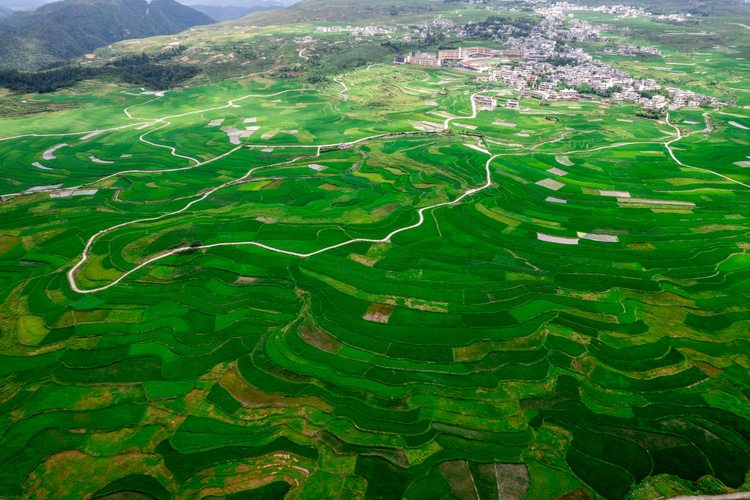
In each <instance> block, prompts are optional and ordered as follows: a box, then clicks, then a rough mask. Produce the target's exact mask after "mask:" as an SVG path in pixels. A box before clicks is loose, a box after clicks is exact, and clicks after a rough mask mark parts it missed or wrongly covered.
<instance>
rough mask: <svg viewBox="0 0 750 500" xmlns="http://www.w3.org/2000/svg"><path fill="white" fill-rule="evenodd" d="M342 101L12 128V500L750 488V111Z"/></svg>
mask: <svg viewBox="0 0 750 500" xmlns="http://www.w3.org/2000/svg"><path fill="white" fill-rule="evenodd" d="M446 73H447V74H448V75H451V78H450V79H449V78H448V77H447V76H446ZM338 80H340V81H341V82H343V84H344V86H345V87H346V90H345V91H342V87H341V85H340V84H338V83H331V84H330V85H328V86H326V85H320V86H315V87H314V86H312V85H301V84H299V83H289V82H287V81H285V80H283V79H278V80H276V79H273V78H271V77H268V76H255V77H250V78H246V79H242V80H229V81H226V82H224V83H223V84H221V85H204V86H197V87H194V88H189V89H187V88H186V89H181V90H179V91H170V92H167V93H165V94H163V95H162V96H155V95H153V94H143V93H142V92H140V91H139V90H138V89H135V90H134V89H127V91H126V90H125V89H119V90H118V89H113V90H112V91H111V95H107V96H105V97H103V98H100V100H101V102H99V103H98V105H97V106H94V107H92V108H90V109H88V110H87V112H86V114H85V120H84V119H82V116H81V112H80V110H79V111H60V112H59V117H58V119H57V120H55V121H51V122H50V123H47V124H45V125H44V126H42V125H40V124H39V123H36V122H33V121H32V120H31V119H23V118H22V119H17V120H12V121H11V120H4V121H3V122H2V123H0V131H1V132H0V133H1V134H2V136H3V138H2V140H0V157H2V158H3V161H2V163H1V164H0V189H1V190H2V196H3V202H2V203H0V211H1V212H0V213H1V214H2V215H1V216H0V235H1V236H0V266H2V267H1V268H0V300H1V301H2V337H1V342H2V343H1V344H0V347H1V350H0V352H1V353H2V356H1V357H0V361H1V362H0V376H2V377H3V379H2V380H3V384H2V387H1V388H0V413H2V414H3V420H2V429H3V430H2V434H1V437H0V462H1V463H2V467H0V494H2V495H3V496H5V497H7V498H30V497H32V496H33V494H32V492H36V493H34V494H38V493H40V492H41V493H43V494H46V495H47V496H50V497H51V496H54V497H55V498H70V499H74V498H76V499H77V498H84V497H85V498H92V497H97V498H98V497H105V498H106V497H107V496H108V495H113V494H116V493H117V492H121V491H138V492H141V493H142V494H143V495H144V496H143V498H157V499H159V500H162V499H167V498H184V499H187V498H224V497H226V498H228V499H233V500H239V499H246V498H264V499H265V498H268V499H271V498H329V497H330V498H367V499H375V498H407V499H414V500H417V499H427V498H430V499H431V498H461V499H463V498H481V499H485V498H487V499H489V498H514V499H519V500H520V499H523V498H529V499H536V498H545V499H547V498H555V497H558V496H561V495H565V494H566V493H570V492H573V493H570V495H573V496H568V497H566V498H604V499H608V500H609V499H612V500H617V499H623V498H625V497H626V495H628V492H629V491H630V490H631V488H632V487H633V486H634V485H638V484H639V483H642V482H644V481H645V482H648V481H654V477H655V476H659V475H669V477H668V478H667V479H663V482H662V483H659V487H661V488H665V487H666V486H664V485H665V484H667V482H668V481H678V480H686V481H698V480H701V478H704V479H703V480H710V481H714V482H716V484H721V485H723V486H722V487H726V488H731V489H738V488H741V487H743V485H744V487H747V486H748V483H747V482H746V474H747V473H748V471H750V409H749V408H750V406H748V404H747V402H748V398H749V397H750V375H748V356H750V341H749V336H748V320H750V309H748V306H747V298H748V295H747V294H748V291H749V288H748V286H749V284H750V274H749V273H748V266H749V264H750V255H749V254H748V253H747V252H748V249H749V248H750V243H749V242H748V240H747V235H748V231H750V226H748V225H746V224H748V223H747V222H746V221H747V220H749V219H750V176H749V175H748V173H747V172H746V166H745V165H744V163H746V161H747V150H746V147H744V146H746V145H747V143H748V141H750V135H748V134H750V131H748V130H746V129H745V128H744V127H736V126H732V125H731V124H730V120H731V121H732V122H734V123H738V124H744V125H745V126H750V112H748V111H747V110H744V109H736V110H733V114H732V116H726V115H721V114H718V113H712V114H711V119H712V120H713V123H714V127H713V128H712V127H711V126H708V127H706V124H705V123H704V119H703V117H702V116H701V115H700V114H698V115H697V118H696V113H695V112H694V111H685V112H683V113H681V112H673V113H670V114H669V116H668V118H667V119H665V120H652V119H646V118H642V117H639V116H636V114H635V110H634V109H633V108H631V107H626V106H612V107H604V106H600V105H598V104H597V103H587V102H582V103H580V105H577V106H576V107H577V108H578V109H575V110H570V109H569V108H567V107H563V106H556V107H542V106H539V105H538V104H535V103H534V101H531V100H529V101H528V102H527V106H525V107H524V109H521V110H512V109H503V108H501V107H498V108H496V109H494V110H492V111H481V110H477V109H476V108H475V106H474V105H473V101H472V96H473V95H474V94H476V93H479V92H481V90H480V89H477V88H476V87H474V86H473V85H472V84H471V82H470V81H469V80H470V79H469V78H467V77H466V76H465V75H462V74H460V73H450V72H445V71H442V70H441V71H440V72H439V71H432V70H427V71H424V70H422V69H419V70H417V69H415V68H411V69H403V68H392V67H389V66H377V67H372V68H368V69H365V68H362V69H360V70H357V71H356V72H353V73H351V74H347V75H344V76H342V77H340V78H339V79H338ZM436 82H442V83H440V84H439V85H431V83H436ZM418 90H422V91H424V92H418ZM344 92H345V93H344ZM374 101H377V105H373V102H374ZM537 102H538V101H537ZM548 117H553V118H559V117H564V119H562V120H561V119H555V120H551V119H547V118H548ZM691 119H692V120H691ZM594 120H596V121H594ZM685 120H687V121H693V122H694V124H692V125H690V124H688V125H685V124H683V122H685ZM425 122H428V123H434V124H436V125H437V126H433V127H432V128H431V129H429V128H425V127H424V124H425ZM696 123H697V124H696ZM508 124H512V125H514V126H508ZM462 125H470V126H471V127H475V128H467V127H465V126H462ZM717 126H720V130H718V131H717V129H716V127H717ZM93 132H98V133H96V134H94V133H93ZM37 164H38V165H37ZM39 165H41V167H44V168H41V167H40V166H39ZM613 450H616V452H613ZM707 476H708V478H706V477H707ZM663 477H665V478H666V477H667V476H663ZM644 484H646V483H644ZM649 484H650V483H649ZM670 484H671V483H670ZM649 487H651V486H649ZM451 495H453V496H451ZM111 498H116V497H114V496H111ZM139 498H140V497H139Z"/></svg>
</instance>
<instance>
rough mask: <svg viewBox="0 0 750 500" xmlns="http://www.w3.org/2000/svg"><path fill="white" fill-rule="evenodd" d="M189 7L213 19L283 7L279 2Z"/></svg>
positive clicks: (240, 16)
mask: <svg viewBox="0 0 750 500" xmlns="http://www.w3.org/2000/svg"><path fill="white" fill-rule="evenodd" d="M191 7H192V8H193V9H195V10H197V11H199V12H203V13H204V14H206V15H207V16H208V17H210V18H211V19H213V20H215V21H231V20H233V19H240V18H242V17H245V16H249V15H250V14H252V13H253V12H259V11H262V10H276V9H283V8H284V7H283V6H282V5H280V4H272V3H269V4H258V5H253V6H249V7H237V6H234V5H191Z"/></svg>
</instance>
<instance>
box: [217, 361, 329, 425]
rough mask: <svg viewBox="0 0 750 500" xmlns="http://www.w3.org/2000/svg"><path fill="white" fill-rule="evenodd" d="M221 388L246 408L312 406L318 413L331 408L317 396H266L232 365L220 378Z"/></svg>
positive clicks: (266, 394) (327, 411)
mask: <svg viewBox="0 0 750 500" xmlns="http://www.w3.org/2000/svg"><path fill="white" fill-rule="evenodd" d="M220 383H221V386H222V387H224V389H226V390H227V392H229V394H231V395H232V397H233V398H234V399H236V400H237V401H239V402H240V403H241V404H242V405H243V406H245V407H248V408H258V407H261V406H312V407H313V408H317V409H318V410H320V411H323V412H326V413H330V412H332V411H333V407H332V406H331V405H329V404H328V403H326V402H325V401H324V400H322V399H321V398H319V397H317V396H305V397H287V396H282V395H280V394H268V393H265V392H262V391H260V390H259V389H257V388H256V387H254V386H252V385H250V384H248V383H247V382H246V381H245V379H243V378H242V375H240V373H239V371H238V370H237V366H236V365H235V364H232V365H231V366H230V367H229V368H228V369H227V372H226V373H225V374H224V376H223V377H221V381H220Z"/></svg>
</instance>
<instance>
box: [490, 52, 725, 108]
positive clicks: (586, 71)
mask: <svg viewBox="0 0 750 500" xmlns="http://www.w3.org/2000/svg"><path fill="white" fill-rule="evenodd" d="M477 80H478V81H483V82H502V83H504V84H506V85H508V86H510V87H514V88H515V89H516V90H517V91H518V92H519V98H523V97H533V98H537V99H542V100H545V101H556V100H558V99H592V98H591V97H586V96H583V95H581V94H579V92H578V90H576V89H575V88H570V87H575V86H578V85H581V84H587V85H590V86H591V87H592V88H593V89H594V90H596V91H600V92H604V91H607V90H608V89H613V87H614V89H613V90H615V89H616V90H619V92H613V93H612V94H611V101H615V102H624V101H627V102H633V103H635V104H640V105H642V106H643V108H645V109H665V108H666V109H668V110H669V111H675V110H678V109H680V108H682V107H688V108H697V107H699V106H701V105H702V104H708V105H719V104H720V103H719V100H718V99H717V98H715V97H710V96H705V95H702V94H696V93H695V92H692V91H690V90H682V89H678V88H673V87H665V88H664V90H666V92H664V91H662V90H661V89H662V87H661V85H659V84H658V83H657V82H656V80H653V79H650V78H648V79H636V78H631V77H630V75H629V73H628V72H626V71H618V70H614V69H612V68H611V67H609V66H607V65H598V66H597V65H594V64H590V63H586V64H583V65H580V66H575V67H570V66H565V67H554V66H552V65H551V64H547V63H533V62H527V63H524V64H522V65H521V66H509V65H503V66H500V67H499V68H498V69H496V70H494V71H492V73H491V74H489V75H487V76H480V77H477ZM561 85H562V87H563V88H560V89H558V87H560V86H561ZM531 87H536V88H534V89H533V90H532V89H531ZM663 94H668V95H663ZM646 96H650V97H646ZM602 101H603V102H611V101H610V99H603V100H602Z"/></svg>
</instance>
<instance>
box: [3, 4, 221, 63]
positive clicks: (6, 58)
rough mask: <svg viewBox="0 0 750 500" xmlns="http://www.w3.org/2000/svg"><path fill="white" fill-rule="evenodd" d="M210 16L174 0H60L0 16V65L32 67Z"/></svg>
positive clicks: (208, 20) (179, 28)
mask: <svg viewBox="0 0 750 500" xmlns="http://www.w3.org/2000/svg"><path fill="white" fill-rule="evenodd" d="M213 22H214V20H213V19H212V18H210V17H209V16H207V15H206V14H204V13H203V12H199V11H197V10H195V9H193V8H191V7H188V6H185V5H182V4H180V3H178V2H176V1H175V0H152V1H151V3H147V2H146V1H145V0H63V1H61V2H54V3H48V4H46V5H42V6H41V7H39V8H38V9H37V10H35V11H33V12H23V11H16V12H15V13H14V14H13V15H11V16H10V17H5V18H2V19H0V69H18V70H35V69H39V68H40V67H43V66H45V65H49V64H51V63H54V62H56V61H60V60H64V59H70V58H73V57H77V56H80V55H83V54H86V53H89V52H92V51H93V50H94V49H96V48H98V47H102V46H106V45H108V44H110V43H114V42H117V41H120V40H124V39H129V38H144V37H150V36H157V35H171V34H175V33H179V32H181V31H184V30H186V29H188V28H190V27H192V26H196V25H205V24H212V23H213Z"/></svg>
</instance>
